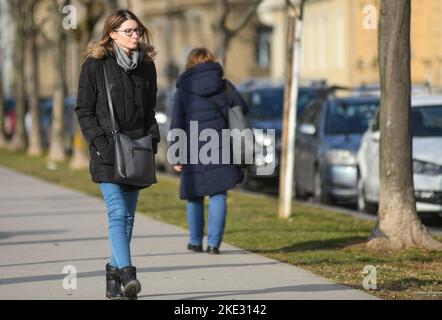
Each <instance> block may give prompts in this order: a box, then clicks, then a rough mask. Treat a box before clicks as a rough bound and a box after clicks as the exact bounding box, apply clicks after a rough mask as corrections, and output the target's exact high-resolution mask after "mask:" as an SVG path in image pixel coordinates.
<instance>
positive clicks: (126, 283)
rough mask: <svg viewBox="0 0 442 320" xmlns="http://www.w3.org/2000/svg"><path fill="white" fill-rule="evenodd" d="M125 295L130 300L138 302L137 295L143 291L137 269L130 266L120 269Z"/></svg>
mask: <svg viewBox="0 0 442 320" xmlns="http://www.w3.org/2000/svg"><path fill="white" fill-rule="evenodd" d="M120 279H121V285H122V286H123V294H124V296H125V297H126V298H127V299H128V300H136V299H137V293H139V292H140V291H141V283H140V281H138V280H137V268H135V267H133V266H128V267H124V268H121V269H120Z"/></svg>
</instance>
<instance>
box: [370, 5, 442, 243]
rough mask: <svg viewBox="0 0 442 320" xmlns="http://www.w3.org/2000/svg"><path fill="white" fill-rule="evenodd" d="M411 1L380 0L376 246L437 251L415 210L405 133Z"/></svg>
mask: <svg viewBox="0 0 442 320" xmlns="http://www.w3.org/2000/svg"><path fill="white" fill-rule="evenodd" d="M410 15H411V0H395V1H391V0H383V1H382V2H381V13H380V29H379V58H380V78H381V119H380V129H381V139H380V182H381V194H380V203H379V213H378V215H379V230H378V231H379V232H374V234H375V236H374V237H373V238H372V239H371V240H370V241H369V242H368V246H369V247H371V248H376V249H408V248H424V249H430V250H442V243H440V242H438V241H436V240H435V239H434V238H433V237H432V236H431V235H430V233H429V231H428V229H427V228H426V227H425V226H424V225H423V224H422V223H421V221H420V219H419V217H418V215H417V212H416V201H415V198H414V186H413V172H412V136H411V107H410V106H411V74H410V73H411V71H410V69H411V66H410Z"/></svg>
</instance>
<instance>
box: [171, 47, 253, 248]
mask: <svg viewBox="0 0 442 320" xmlns="http://www.w3.org/2000/svg"><path fill="white" fill-rule="evenodd" d="M223 76H224V71H223V68H222V66H221V65H220V64H219V63H217V62H216V61H215V58H214V55H213V54H212V53H211V52H210V51H209V50H208V49H206V48H196V49H193V50H192V51H191V52H190V54H189V56H188V58H187V64H186V70H185V72H184V73H182V74H181V75H180V76H179V78H178V80H177V84H176V87H177V92H176V94H175V99H174V107H173V113H172V119H171V126H170V129H171V130H173V129H182V130H184V131H185V132H186V135H187V161H186V163H185V164H177V165H175V166H174V169H175V170H176V171H178V172H180V173H181V184H180V198H181V199H186V200H187V215H188V224H189V229H190V230H189V231H190V241H189V243H188V245H187V247H188V249H189V250H192V251H195V252H202V251H203V246H202V245H203V236H204V197H205V196H209V197H210V204H209V223H208V241H207V245H208V246H207V252H208V253H210V254H218V253H219V248H220V246H221V242H222V238H223V235H224V229H225V223H226V214H227V191H228V190H230V189H232V188H234V187H235V186H236V185H237V184H238V183H241V182H242V181H243V179H244V173H243V172H242V170H241V168H240V167H239V166H237V165H233V164H231V162H229V163H222V157H221V154H222V153H223V152H229V153H230V148H229V150H226V149H223V143H222V142H221V141H222V130H223V129H227V128H228V125H227V122H226V119H228V108H229V106H230V105H241V107H242V109H243V113H244V114H246V113H247V111H248V107H247V105H246V103H245V102H244V100H243V99H242V97H241V95H240V94H239V93H238V91H237V90H236V89H235V88H234V86H233V85H232V84H231V83H230V82H229V81H227V80H225V79H224V78H223ZM227 85H229V86H231V88H230V89H231V90H229V92H231V94H229V95H227V94H226V86H227ZM221 112H222V113H223V114H221ZM192 123H193V124H192ZM195 124H197V125H198V136H197V137H192V136H191V126H194V127H195ZM204 129H213V130H215V131H216V133H217V134H218V138H219V140H218V141H219V143H218V146H219V150H218V151H219V161H214V162H218V163H213V162H212V163H209V164H203V163H202V162H201V159H200V157H199V154H200V150H201V148H202V147H203V146H204V145H205V144H206V143H210V139H209V141H200V139H199V138H198V137H200V134H201V132H202V131H203V130H204ZM195 138H196V139H195ZM191 140H192V141H191ZM195 140H196V141H195ZM201 140H204V139H201ZM192 143H193V144H196V145H197V146H198V148H197V149H196V148H191V147H190V145H191V144H192ZM191 160H193V161H191Z"/></svg>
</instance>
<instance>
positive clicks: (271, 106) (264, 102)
mask: <svg viewBox="0 0 442 320" xmlns="http://www.w3.org/2000/svg"><path fill="white" fill-rule="evenodd" d="M239 90H240V92H241V94H242V96H243V97H244V99H245V101H246V103H247V104H248V106H249V114H248V119H249V122H250V126H251V128H252V129H263V130H264V133H262V132H260V131H255V140H256V142H257V143H258V144H260V147H261V148H262V149H263V152H262V156H261V157H257V158H256V159H255V163H254V164H253V165H251V166H248V168H247V174H246V181H245V187H246V188H251V189H257V188H263V187H267V188H268V191H271V192H275V191H276V192H277V190H278V187H279V164H280V154H281V134H282V118H283V111H284V86H283V85H272V84H269V83H258V84H253V85H246V86H239ZM327 94H329V87H327V86H326V85H324V84H322V83H321V84H317V85H310V86H301V87H300V88H299V92H298V95H299V97H298V104H297V121H299V119H300V117H301V115H302V114H303V112H304V109H305V107H306V106H307V105H308V104H309V103H310V102H311V101H313V100H314V99H317V98H318V97H322V96H326V95H327ZM268 129H274V130H275V142H274V143H272V142H271V139H270V138H269V137H268V136H266V134H265V132H266V130H268ZM263 166H271V167H274V168H275V170H274V171H273V174H271V175H258V174H257V169H258V168H259V167H263Z"/></svg>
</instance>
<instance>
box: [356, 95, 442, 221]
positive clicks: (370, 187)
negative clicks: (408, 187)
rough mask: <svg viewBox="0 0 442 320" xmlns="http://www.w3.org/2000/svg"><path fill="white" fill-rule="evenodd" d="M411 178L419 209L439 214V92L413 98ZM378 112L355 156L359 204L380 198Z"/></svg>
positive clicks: (441, 166) (365, 208)
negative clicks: (434, 94)
mask: <svg viewBox="0 0 442 320" xmlns="http://www.w3.org/2000/svg"><path fill="white" fill-rule="evenodd" d="M411 118H412V134H413V180H414V188H415V196H416V207H417V211H418V212H428V213H434V214H438V215H439V216H442V148H441V147H442V96H416V97H413V98H412V111H411ZM379 138H380V131H379V113H378V114H377V115H376V116H375V117H374V120H373V122H372V124H371V125H370V128H369V129H368V131H367V132H366V133H365V134H364V136H363V138H362V143H361V148H360V150H359V152H358V155H357V158H358V163H359V170H358V172H359V174H358V207H359V209H360V210H362V211H371V210H370V209H371V208H373V207H374V206H373V205H377V204H378V202H379V189H380V182H379Z"/></svg>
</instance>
